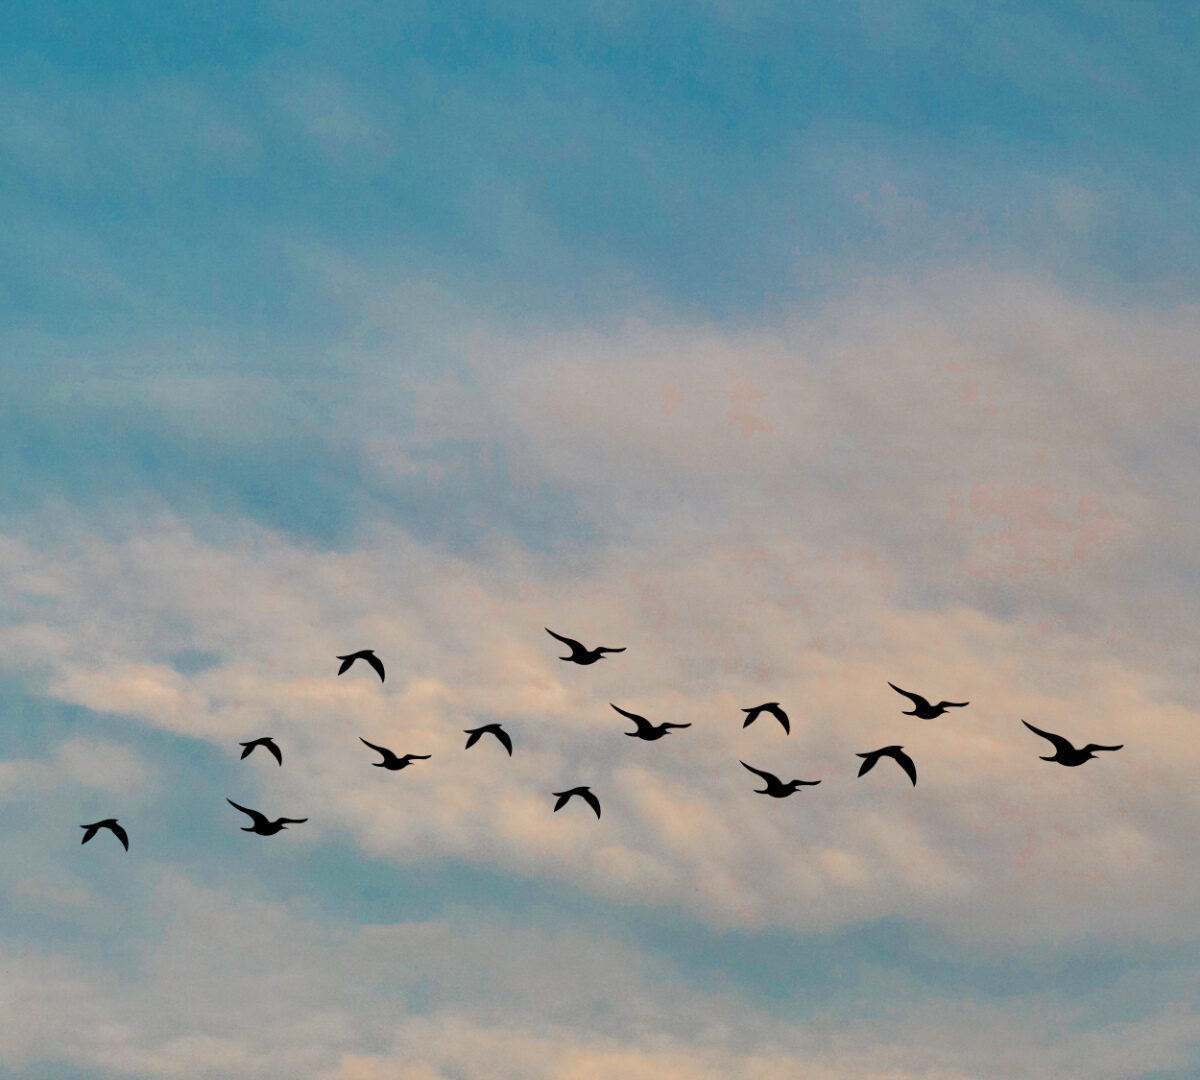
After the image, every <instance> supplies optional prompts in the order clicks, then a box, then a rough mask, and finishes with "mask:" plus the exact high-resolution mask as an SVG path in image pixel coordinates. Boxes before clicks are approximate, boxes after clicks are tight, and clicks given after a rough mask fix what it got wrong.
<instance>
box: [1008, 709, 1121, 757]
mask: <svg viewBox="0 0 1200 1080" xmlns="http://www.w3.org/2000/svg"><path fill="white" fill-rule="evenodd" d="M1021 723H1022V724H1024V725H1025V726H1026V727H1027V728H1029V730H1030V731H1032V732H1033V733H1034V734H1035V735H1040V736H1041V737H1042V738H1043V739H1049V740H1050V741H1051V742H1052V743H1053V744H1054V753H1053V754H1051V755H1050V756H1049V757H1045V756H1043V755H1039V758H1040V760H1042V761H1056V762H1058V764H1059V765H1070V766H1074V765H1082V764H1083V763H1084V762H1085V761H1088V760H1089V759H1091V758H1094V757H1095V756H1096V755H1095V754H1093V753H1092V751H1093V750H1120V749H1121V748H1122V747H1123V746H1124V745H1125V744H1124V743H1121V746H1098V745H1097V744H1096V743H1094V742H1090V743H1088V744H1087V746H1085V747H1083V748H1082V749H1077V748H1076V747H1074V746H1073V745H1072V744H1071V743H1069V742H1067V740H1066V739H1064V738H1063V737H1062V736H1061V735H1052V734H1050V732H1048V731H1042V729H1041V728H1035V727H1034V726H1033V725H1032V724H1031V723H1030V722H1029V721H1028V720H1022V721H1021Z"/></svg>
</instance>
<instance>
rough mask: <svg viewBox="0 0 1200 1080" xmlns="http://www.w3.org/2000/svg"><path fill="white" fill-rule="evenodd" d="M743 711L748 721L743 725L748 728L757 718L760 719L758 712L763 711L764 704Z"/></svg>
mask: <svg viewBox="0 0 1200 1080" xmlns="http://www.w3.org/2000/svg"><path fill="white" fill-rule="evenodd" d="M742 712H744V713H745V714H746V722H745V723H744V724H743V725H742V727H744V728H748V727H749V726H750V725H751V724H753V723H754V721H755V720H757V719H758V714H759V713H760V712H762V706H761V705H756V706H755V707H754V708H753V709H743V710H742Z"/></svg>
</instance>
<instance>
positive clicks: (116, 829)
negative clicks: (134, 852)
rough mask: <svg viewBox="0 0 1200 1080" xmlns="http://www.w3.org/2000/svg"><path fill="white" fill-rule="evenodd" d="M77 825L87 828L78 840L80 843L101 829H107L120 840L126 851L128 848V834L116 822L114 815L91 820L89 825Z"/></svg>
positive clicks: (84, 842)
mask: <svg viewBox="0 0 1200 1080" xmlns="http://www.w3.org/2000/svg"><path fill="white" fill-rule="evenodd" d="M79 827H80V828H81V829H86V830H87V831H86V832H85V833H84V834H83V839H82V840H80V841H79V842H80V843H81V844H86V843H87V842H88V841H89V840H90V839H91V838H92V837H93V836H95V835H96V833H98V832H99V831H100V830H101V829H107V830H108V831H109V832H111V833H112V834H113V836H115V837H116V838H117V839H118V840H120V841H121V843H122V845H124V847H125V850H126V851H128V850H129V834H128V833H127V832H126V831H125V830H124V829H123V828H122V827H121V826H120V825H118V824H117V819H116V818H115V817H110V818H105V819H104V820H103V821H93V822H92V823H91V824H90V825H80V826H79Z"/></svg>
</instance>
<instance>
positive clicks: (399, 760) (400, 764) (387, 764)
mask: <svg viewBox="0 0 1200 1080" xmlns="http://www.w3.org/2000/svg"><path fill="white" fill-rule="evenodd" d="M358 741H359V742H361V743H367V745H368V746H369V747H370V748H371V749H372V750H377V751H379V753H381V754H382V755H383V760H382V761H372V762H371V764H372V765H374V766H375V767H376V768H377V769H391V770H392V771H393V772H395V771H396V770H397V769H405V768H407V767H408V766H409V765H411V764H412V763H413V762H414V761H424V760H426V759H427V758H430V757H432V756H433V755H432V754H405V755H404V756H403V757H400V756H399V755H398V754H393V753H392V752H391V751H390V750H389V749H388V748H387V747H386V746H376V745H375V744H374V743H373V742H367V740H366V739H364V738H363V737H362V736H361V735H360V736H359V739H358Z"/></svg>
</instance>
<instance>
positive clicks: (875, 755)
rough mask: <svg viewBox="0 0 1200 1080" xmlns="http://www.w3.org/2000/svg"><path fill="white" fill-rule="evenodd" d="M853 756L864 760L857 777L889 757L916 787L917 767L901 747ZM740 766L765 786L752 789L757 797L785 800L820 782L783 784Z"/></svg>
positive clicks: (745, 765)
mask: <svg viewBox="0 0 1200 1080" xmlns="http://www.w3.org/2000/svg"><path fill="white" fill-rule="evenodd" d="M855 756H856V757H860V758H864V759H865V760H864V761H863V763H862V766H861V767H860V768H859V770H858V775H859V776H862V775H863V774H864V773H869V772H870V771H871V770H872V769H873V768H875V765H876V764H877V763H878V761H879V759H880V758H882V757H890V758H892V759H893V760H894V761H895V762H896V764H897V765H899V766H900V768H902V769H903V770H904V771H905V772H906V773H907V774H908V778H909V779H910V780H911V781H912V782H913V787H916V786H917V766H916V765H915V764H914V762H913V759H912V758H910V757H909V756H908V755H907V754H906V753H904V749H903V747H900V746H884V747H882V748H880V749H879V750H872V751H870V752H869V753H866V754H857V755H855ZM739 760H740V759H739ZM741 765H742V768H744V769H749V770H750V771H751V772H752V773H754V774H755V775H756V776H761V777H762V779H763V782H764V783H765V784H766V785H767V786H766V787H764V788H755V789H754V790H755V791H756V792H757V793H758V794H759V795H770V796H772V797H773V798H776V799H786V798H787V797H788V796H789V795H794V794H795V793H796V792H797V791H798V790H799V789H800V788H801V787H815V786H816V785H817V784H819V783H820V782H821V781H820V780H789V781H788V782H787V783H786V784H785V783H784V782H783V781H782V780H780V779H779V777H778V776H776V775H775V774H774V773H769V772H766V771H764V770H763V769H756V768H755V767H754V766H753V765H747V764H746V763H745V762H744V761H742V762H741Z"/></svg>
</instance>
